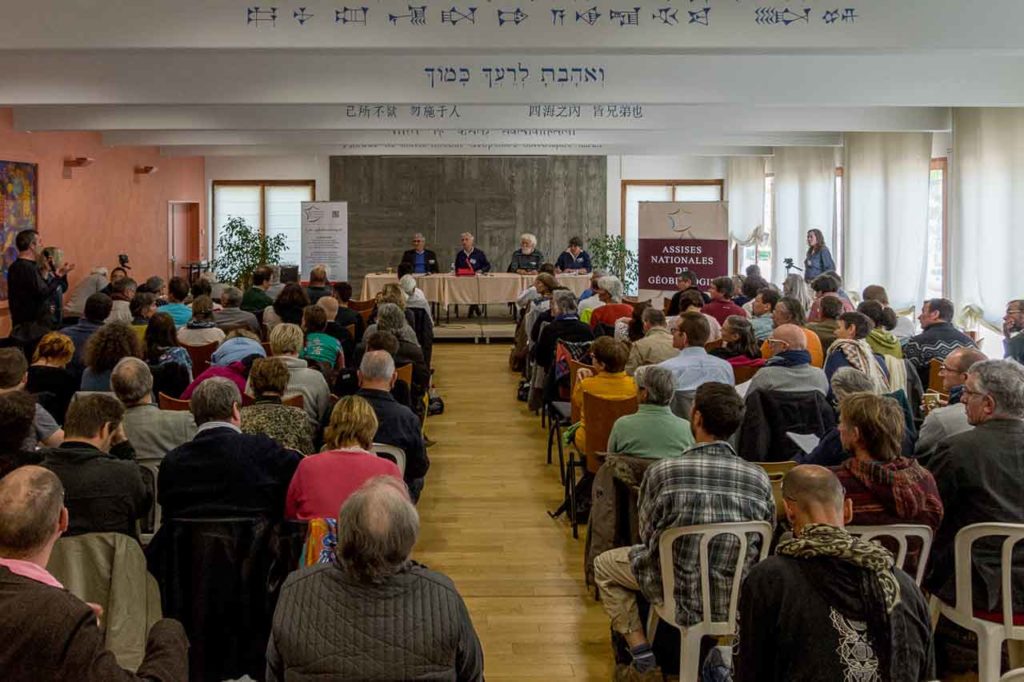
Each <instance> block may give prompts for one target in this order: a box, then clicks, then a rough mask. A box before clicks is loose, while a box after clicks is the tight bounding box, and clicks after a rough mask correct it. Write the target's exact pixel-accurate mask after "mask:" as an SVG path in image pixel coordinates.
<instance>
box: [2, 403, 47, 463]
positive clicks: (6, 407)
mask: <svg viewBox="0 0 1024 682" xmlns="http://www.w3.org/2000/svg"><path fill="white" fill-rule="evenodd" d="M35 417H36V401H35V398H33V397H32V396H31V395H29V394H28V393H26V392H25V391H10V392H7V393H0V478H3V477H4V476H6V475H7V474H8V473H9V472H11V471H14V470H15V469H17V468H18V467H20V466H25V465H26V464H38V463H39V462H40V461H41V460H42V457H41V456H40V455H39V453H38V452H37V451H35V450H28V449H26V448H25V443H26V441H28V440H30V438H31V436H32V424H33V422H34V421H35Z"/></svg>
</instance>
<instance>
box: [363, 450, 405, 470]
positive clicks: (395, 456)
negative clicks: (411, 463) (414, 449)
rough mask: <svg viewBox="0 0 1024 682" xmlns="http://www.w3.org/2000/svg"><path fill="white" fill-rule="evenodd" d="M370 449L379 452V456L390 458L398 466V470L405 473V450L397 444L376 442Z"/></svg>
mask: <svg viewBox="0 0 1024 682" xmlns="http://www.w3.org/2000/svg"><path fill="white" fill-rule="evenodd" d="M370 449H371V450H373V451H374V452H375V453H377V456H378V457H383V458H384V459H390V460H391V461H392V462H394V463H395V464H396V465H397V466H398V470H399V471H400V472H402V475H403V476H404V475H405V450H403V449H402V448H400V447H398V446H397V445H387V444H385V443H374V444H373V447H371V448H370Z"/></svg>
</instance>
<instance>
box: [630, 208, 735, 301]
mask: <svg viewBox="0 0 1024 682" xmlns="http://www.w3.org/2000/svg"><path fill="white" fill-rule="evenodd" d="M639 238H640V248H639V254H638V256H639V260H640V289H641V290H644V289H647V290H655V291H667V290H671V289H674V288H675V286H676V279H677V278H678V277H679V274H680V273H681V272H683V271H684V270H690V271H692V272H693V273H694V274H696V275H697V285H698V286H699V287H701V288H702V289H703V288H706V287H707V286H708V285H709V284H710V283H711V280H712V279H714V278H715V277H720V276H722V275H728V274H729V214H728V208H727V203H726V202H724V201H687V202H673V201H642V202H640V215H639Z"/></svg>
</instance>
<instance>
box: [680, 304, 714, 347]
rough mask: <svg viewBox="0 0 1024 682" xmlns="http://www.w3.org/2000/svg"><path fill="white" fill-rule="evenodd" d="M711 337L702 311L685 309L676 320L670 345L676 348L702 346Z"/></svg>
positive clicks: (709, 326) (709, 327)
mask: <svg viewBox="0 0 1024 682" xmlns="http://www.w3.org/2000/svg"><path fill="white" fill-rule="evenodd" d="M710 337H711V325H710V324H708V319H707V318H706V317H704V314H703V313H699V312H697V311H695V310H687V311H686V312H685V313H683V314H682V315H680V316H679V319H678V320H676V326H675V329H673V330H672V345H673V346H675V347H676V348H692V347H703V346H704V344H705V343H707V342H708V339H709V338H710Z"/></svg>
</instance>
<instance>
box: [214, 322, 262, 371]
mask: <svg viewBox="0 0 1024 682" xmlns="http://www.w3.org/2000/svg"><path fill="white" fill-rule="evenodd" d="M250 355H258V356H260V357H261V358H265V357H267V351H266V349H265V348H264V347H263V344H262V343H261V342H260V337H259V336H258V335H257V334H254V333H252V332H250V331H249V330H247V329H234V330H232V331H230V332H228V335H227V338H225V339H224V342H223V343H222V344H220V346H218V347H217V350H215V351H213V355H212V356H210V364H211V365H214V366H220V367H226V366H227V365H230V364H231V363H233V362H239V361H241V360H245V359H246V358H247V357H249V356H250Z"/></svg>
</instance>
